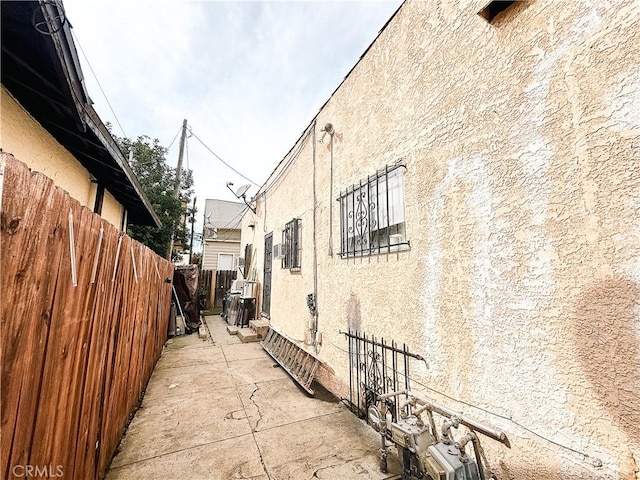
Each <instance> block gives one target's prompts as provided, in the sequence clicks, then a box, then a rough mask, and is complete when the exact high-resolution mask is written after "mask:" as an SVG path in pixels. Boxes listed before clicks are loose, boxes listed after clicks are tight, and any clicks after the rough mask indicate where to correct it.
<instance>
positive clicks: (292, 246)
mask: <svg viewBox="0 0 640 480" xmlns="http://www.w3.org/2000/svg"><path fill="white" fill-rule="evenodd" d="M301 222H302V221H301V220H300V219H299V218H294V219H293V220H291V221H290V222H287V224H286V225H285V227H284V231H283V232H282V236H283V237H284V238H283V243H284V245H285V251H286V254H285V256H284V258H283V259H282V268H288V269H289V270H299V269H300V266H301V265H300V264H301V262H300V226H301Z"/></svg>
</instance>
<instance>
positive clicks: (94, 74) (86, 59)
mask: <svg viewBox="0 0 640 480" xmlns="http://www.w3.org/2000/svg"><path fill="white" fill-rule="evenodd" d="M71 35H73V38H74V39H75V41H76V44H77V45H78V48H79V49H80V52H82V56H83V57H84V59H85V61H86V62H87V65H88V66H89V70H91V73H92V74H93V78H94V79H95V80H96V83H97V84H98V87H99V88H100V91H101V92H102V96H103V97H104V99H105V100H106V101H107V105H109V110H111V113H112V114H113V118H115V119H116V123H117V124H118V126H119V127H120V131H121V132H122V134H123V135H124V136H125V138H129V135H127V134H126V132H125V131H124V128H122V124H121V123H120V120H118V116H117V115H116V112H115V111H114V110H113V107H112V106H111V102H110V101H109V98H108V97H107V94H106V93H105V92H104V89H103V88H102V85H101V84H100V80H98V76H97V75H96V72H94V71H93V67H92V66H91V63H90V62H89V58H88V57H87V55H86V54H85V53H84V50H83V49H82V45H80V40H78V37H77V35H76V34H75V32H74V31H73V30H71Z"/></svg>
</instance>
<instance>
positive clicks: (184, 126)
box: [173, 118, 187, 198]
mask: <svg viewBox="0 0 640 480" xmlns="http://www.w3.org/2000/svg"><path fill="white" fill-rule="evenodd" d="M186 138H187V119H186V118H185V119H184V121H183V122H182V135H180V152H179V153H178V166H177V167H176V186H175V188H174V190H173V195H174V196H175V197H176V198H179V195H180V177H181V176H182V156H183V155H184V141H185V139H186Z"/></svg>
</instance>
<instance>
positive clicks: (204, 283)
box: [198, 270, 213, 310]
mask: <svg viewBox="0 0 640 480" xmlns="http://www.w3.org/2000/svg"><path fill="white" fill-rule="evenodd" d="M212 274H213V270H200V278H199V280H198V292H199V296H201V297H202V302H201V305H200V308H202V309H203V310H207V309H209V308H211V280H212Z"/></svg>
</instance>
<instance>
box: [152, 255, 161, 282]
mask: <svg viewBox="0 0 640 480" xmlns="http://www.w3.org/2000/svg"><path fill="white" fill-rule="evenodd" d="M153 266H154V267H156V275H158V278H160V271H159V270H158V260H157V259H156V257H155V256H154V257H153Z"/></svg>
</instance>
